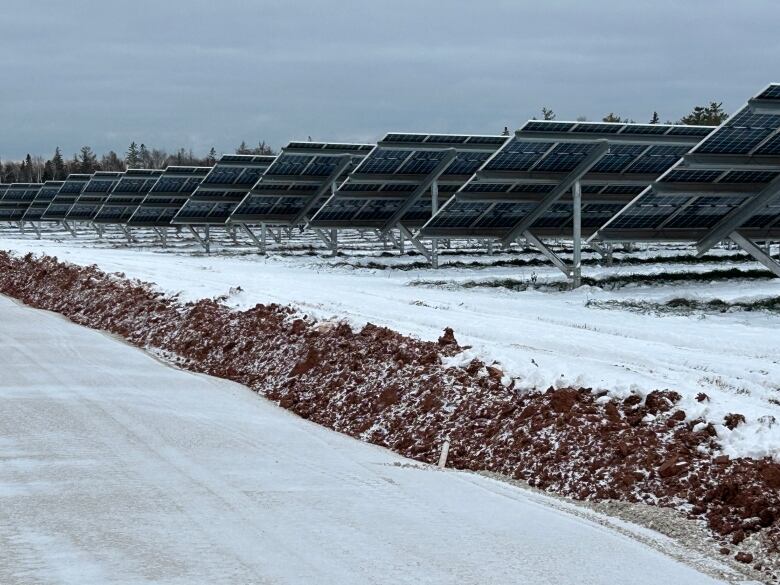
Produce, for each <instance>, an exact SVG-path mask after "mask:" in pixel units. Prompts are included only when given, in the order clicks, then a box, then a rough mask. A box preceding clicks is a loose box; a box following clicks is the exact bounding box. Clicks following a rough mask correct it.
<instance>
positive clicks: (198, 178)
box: [126, 165, 212, 228]
mask: <svg viewBox="0 0 780 585" xmlns="http://www.w3.org/2000/svg"><path fill="white" fill-rule="evenodd" d="M211 168H212V167H195V166H178V165H176V166H169V167H166V168H165V169H164V170H163V172H162V174H161V175H160V176H159V177H158V178H157V180H156V181H155V183H154V185H153V186H152V188H151V189H149V192H148V193H147V194H146V195H145V196H144V198H143V200H142V201H141V203H140V204H139V205H138V207H137V208H136V209H135V211H133V214H132V215H131V216H130V217H129V218H128V220H127V223H126V225H127V227H159V228H164V227H170V226H171V225H172V223H171V220H173V218H174V216H175V215H176V213H177V212H178V211H179V209H181V207H182V205H184V203H185V202H186V201H187V200H188V199H189V198H190V196H191V195H192V193H194V192H195V189H197V187H198V185H200V183H201V182H202V181H203V179H204V178H205V177H206V175H208V173H209V171H211Z"/></svg>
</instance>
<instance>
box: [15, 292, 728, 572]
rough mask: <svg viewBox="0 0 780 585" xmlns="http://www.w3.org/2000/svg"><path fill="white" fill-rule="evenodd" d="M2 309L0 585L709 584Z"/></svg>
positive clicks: (125, 350) (629, 540) (580, 520)
mask: <svg viewBox="0 0 780 585" xmlns="http://www.w3.org/2000/svg"><path fill="white" fill-rule="evenodd" d="M0 323H1V324H2V326H0V368H1V369H2V371H3V374H4V375H3V377H2V380H1V381H0V400H2V404H3V408H2V409H1V410H0V462H2V464H0V582H2V583H3V584H8V585H21V584H25V585H27V584H50V583H57V584H70V583H72V584H78V585H89V584H101V585H102V584H120V583H121V584H140V583H156V584H166V585H167V584H177V585H178V584H182V585H183V584H188V585H189V584H194V583H204V584H205V583H208V584H220V583H230V584H233V583H278V584H282V583H284V584H293V583H323V584H328V583H334V584H335V583H338V584H349V583H356V584H357V583H359V584H366V583H393V584H403V583H422V582H424V583H434V584H435V583H442V584H443V583H464V584H466V583H486V582H495V583H534V584H560V583H578V584H604V585H607V584H610V585H611V584H613V583H632V584H633V585H644V584H651V583H652V584H660V583H686V584H689V585H696V584H702V585H703V584H711V583H718V582H720V581H715V580H714V579H713V578H711V577H708V576H706V575H704V574H702V573H700V572H697V570H695V569H693V568H692V567H689V566H687V565H684V564H682V563H681V562H679V561H677V560H674V559H671V558H669V557H667V556H665V555H663V554H662V553H661V552H659V551H658V550H656V548H651V547H650V546H647V545H646V544H643V543H641V542H639V541H638V540H636V538H634V537H632V536H631V529H630V527H627V526H626V525H625V524H624V523H621V525H618V524H615V525H614V526H612V527H610V526H605V525H602V524H599V523H597V522H595V521H593V520H591V519H587V518H584V517H581V516H578V515H574V514H572V513H569V512H566V511H564V509H562V508H560V507H554V506H553V505H552V503H551V502H552V500H551V499H549V498H546V497H543V496H540V495H537V494H534V493H532V492H528V491H526V490H522V489H519V488H517V487H514V486H511V485H508V484H505V483H501V482H498V481H495V480H491V479H488V478H485V477H481V476H477V475H473V474H468V473H461V472H454V471H440V470H437V469H435V468H432V467H427V466H421V465H419V464H415V463H413V462H411V461H408V460H404V459H402V458H401V457H399V456H396V455H394V454H392V453H390V452H388V451H385V450H382V449H379V448H377V447H374V446H371V445H367V444H364V443H361V442H358V441H356V440H353V439H351V438H348V437H346V436H343V435H339V434H337V433H334V432H331V431H328V430H326V429H324V428H321V427H318V426H316V425H314V424H312V423H309V422H307V421H304V420H302V419H299V418H297V417H295V416H293V415H291V414H290V413H288V412H286V411H284V410H282V409H280V408H278V407H276V406H274V405H272V404H271V403H269V402H267V401H265V400H264V399H262V398H260V397H258V396H256V395H255V394H253V393H251V392H250V391H249V390H247V389H246V388H244V387H242V386H239V385H237V384H234V383H231V382H228V381H225V380H220V379H215V378H210V377H206V376H200V375H194V374H191V373H187V372H184V371H180V370H176V369H174V368H171V367H169V366H166V365H164V364H162V363H160V362H158V361H156V360H155V359H154V358H153V357H151V356H150V355H148V354H145V353H144V352H142V351H140V350H138V349H135V348H132V347H130V346H128V345H126V344H124V343H122V342H120V341H118V340H116V339H112V338H110V337H109V336H107V335H105V334H103V333H100V332H97V331H93V330H89V329H85V328H82V327H78V326H76V325H73V324H71V323H69V322H67V321H66V320H64V319H62V318H61V317H59V316H57V315H54V314H50V313H46V312H43V311H36V310H33V309H30V308H26V307H22V306H20V305H18V304H15V303H14V302H13V301H11V300H10V299H7V298H5V297H0ZM635 535H636V537H637V538H638V537H639V536H640V535H644V536H647V531H646V530H645V529H637V530H636V533H635ZM650 540H653V539H652V538H650ZM658 540H659V542H660V541H661V540H663V539H662V538H660V537H659V538H658ZM706 565H707V567H706V568H707V569H708V570H709V571H722V570H725V569H723V568H722V566H720V565H719V564H718V563H716V562H715V561H711V562H709V563H707V564H706ZM732 575H733V574H732Z"/></svg>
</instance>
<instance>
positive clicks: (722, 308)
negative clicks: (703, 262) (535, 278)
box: [585, 297, 780, 315]
mask: <svg viewBox="0 0 780 585" xmlns="http://www.w3.org/2000/svg"><path fill="white" fill-rule="evenodd" d="M585 306H586V307H589V308H593V309H613V310H614V309H618V310H626V311H632V312H635V313H654V314H672V315H691V314H694V313H712V314H715V313H737V312H748V313H749V312H754V311H763V312H767V313H776V314H780V297H766V298H763V299H756V300H754V301H735V302H728V301H724V300H721V299H711V300H709V301H697V300H694V299H686V298H677V299H672V300H670V301H667V302H665V303H653V302H649V301H618V300H610V301H595V300H590V301H588V302H587V303H585Z"/></svg>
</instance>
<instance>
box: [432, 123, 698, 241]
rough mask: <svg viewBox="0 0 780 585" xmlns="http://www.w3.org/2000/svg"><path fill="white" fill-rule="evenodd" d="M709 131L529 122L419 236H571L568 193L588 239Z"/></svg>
mask: <svg viewBox="0 0 780 585" xmlns="http://www.w3.org/2000/svg"><path fill="white" fill-rule="evenodd" d="M712 130H713V128H712V127H704V128H697V129H696V130H695V131H692V132H686V127H684V126H678V125H670V124H628V123H598V122H560V121H547V120H531V121H529V122H527V123H526V124H525V125H524V126H523V127H522V128H521V129H520V130H518V131H517V132H516V133H515V135H514V136H513V137H512V138H511V139H509V140H508V141H507V142H506V144H505V145H504V146H503V147H502V148H501V149H499V150H498V151H497V152H496V153H495V154H494V155H493V156H491V157H490V158H489V159H488V160H486V161H485V163H484V164H483V165H482V166H481V167H480V168H479V169H477V170H476V172H475V173H474V174H473V176H472V177H470V178H469V180H468V181H467V182H466V183H465V184H464V185H463V186H462V187H461V188H460V189H458V191H457V193H456V194H455V197H454V198H452V199H451V200H449V201H447V203H446V204H445V205H443V206H442V207H441V209H440V210H439V212H438V213H437V214H436V216H435V217H433V218H431V219H430V220H429V221H428V222H426V224H425V225H424V226H423V227H422V229H421V230H420V235H421V236H423V237H426V236H427V237H485V238H502V239H512V238H514V237H516V236H517V235H519V232H522V231H526V230H530V231H531V232H532V233H534V234H537V233H538V235H540V236H555V237H561V236H564V235H569V234H570V233H571V231H572V226H573V215H574V208H573V205H572V198H571V194H570V187H571V185H572V184H573V182H574V181H575V180H578V181H579V183H580V185H581V189H582V197H583V199H582V204H583V205H582V208H581V212H582V220H581V225H582V229H583V232H584V233H592V232H593V231H594V230H595V229H597V228H598V227H600V225H602V224H603V222H604V221H606V220H607V219H609V217H611V215H610V214H614V213H617V212H618V211H619V210H620V209H621V208H622V207H623V206H624V205H625V204H627V203H628V202H629V201H631V199H633V198H634V197H636V195H637V194H638V193H639V192H641V191H642V190H643V189H644V188H645V187H646V186H647V185H648V184H649V183H650V182H651V181H652V180H654V179H656V178H657V177H658V176H659V175H660V174H661V173H663V172H664V171H666V170H667V169H668V168H669V167H671V166H672V165H673V164H674V163H675V162H677V160H679V158H680V157H681V156H682V155H683V154H685V153H686V152H688V151H689V150H690V148H691V147H693V146H694V145H695V144H696V143H697V142H698V141H699V138H698V135H699V134H702V133H709V132H711V131H712Z"/></svg>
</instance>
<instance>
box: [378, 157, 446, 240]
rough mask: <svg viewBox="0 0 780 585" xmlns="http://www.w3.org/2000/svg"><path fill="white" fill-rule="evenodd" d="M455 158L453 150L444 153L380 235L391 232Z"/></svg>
mask: <svg viewBox="0 0 780 585" xmlns="http://www.w3.org/2000/svg"><path fill="white" fill-rule="evenodd" d="M456 156H458V152H457V151H456V150H455V149H454V148H449V149H447V150H446V151H445V155H444V157H443V158H442V159H441V161H439V164H437V165H436V166H435V167H434V169H433V170H432V171H431V172H430V173H428V174H427V175H426V176H425V178H423V179H422V180H421V181H420V184H419V185H417V188H415V190H414V191H413V192H412V193H411V194H410V195H409V196H408V197H407V198H406V200H405V201H404V202H403V204H401V207H399V208H398V210H397V211H396V212H395V213H394V214H393V215H392V216H391V217H390V219H388V220H387V221H386V222H385V224H384V225H383V226H382V228H381V231H382V233H385V232H387V231H388V230H391V229H392V228H394V227H395V226H396V225H397V224H398V223H399V222H400V221H401V218H402V217H403V216H404V214H405V213H406V212H407V211H409V210H410V209H411V208H412V206H413V205H414V204H415V203H416V202H417V201H418V200H419V199H420V198H421V197H422V196H423V195H424V194H425V192H426V191H427V190H428V189H429V188H431V187H432V186H433V185H434V184H435V183H436V181H437V179H438V178H439V177H440V176H441V175H442V174H443V173H444V171H446V170H447V167H448V166H450V164H451V163H452V161H453V160H455V157H456ZM434 189H436V190H437V193H438V188H437V187H434Z"/></svg>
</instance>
